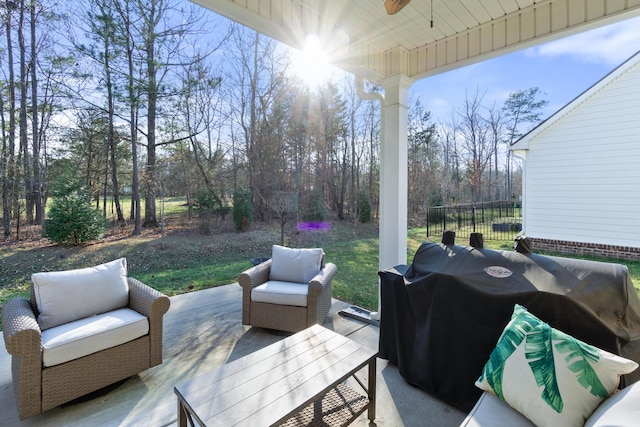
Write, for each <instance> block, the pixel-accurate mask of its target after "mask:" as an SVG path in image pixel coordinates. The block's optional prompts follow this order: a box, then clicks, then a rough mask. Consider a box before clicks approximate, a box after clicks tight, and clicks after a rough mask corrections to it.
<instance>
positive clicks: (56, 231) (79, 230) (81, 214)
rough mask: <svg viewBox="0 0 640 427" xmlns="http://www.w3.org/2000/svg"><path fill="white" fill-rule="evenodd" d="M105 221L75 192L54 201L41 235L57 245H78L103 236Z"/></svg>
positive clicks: (105, 227) (105, 226) (98, 212)
mask: <svg viewBox="0 0 640 427" xmlns="http://www.w3.org/2000/svg"><path fill="white" fill-rule="evenodd" d="M106 229H107V220H106V219H105V218H104V217H103V216H102V214H101V213H100V211H98V210H97V209H94V208H92V207H91V205H90V204H89V202H88V201H87V199H86V198H85V197H84V196H82V195H81V194H79V193H77V192H73V193H70V194H66V195H61V196H59V197H57V198H56V199H54V201H53V203H52V205H51V209H50V210H49V215H48V219H47V220H46V221H45V222H44V227H43V234H44V237H46V238H47V239H49V240H51V241H53V242H55V243H58V244H64V243H67V244H72V245H79V244H81V243H85V242H88V241H89V240H95V239H98V238H100V237H102V235H103V234H104V232H105V230H106Z"/></svg>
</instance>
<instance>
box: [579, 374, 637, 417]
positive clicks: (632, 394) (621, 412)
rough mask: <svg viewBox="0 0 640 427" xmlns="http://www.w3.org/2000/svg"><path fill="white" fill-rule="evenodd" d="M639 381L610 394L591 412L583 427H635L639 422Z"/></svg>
mask: <svg viewBox="0 0 640 427" xmlns="http://www.w3.org/2000/svg"><path fill="white" fill-rule="evenodd" d="M638 402H640V382H637V383H633V384H631V385H630V386H628V387H626V388H623V389H622V390H619V391H617V392H616V393H614V394H612V395H611V396H610V397H609V398H608V399H607V400H605V401H604V402H602V403H601V404H600V406H598V408H597V409H596V410H595V411H594V412H593V414H591V416H590V417H589V418H588V419H587V422H586V423H585V425H584V426H585V427H611V426H615V427H635V426H637V425H638V423H639V422H640V405H638Z"/></svg>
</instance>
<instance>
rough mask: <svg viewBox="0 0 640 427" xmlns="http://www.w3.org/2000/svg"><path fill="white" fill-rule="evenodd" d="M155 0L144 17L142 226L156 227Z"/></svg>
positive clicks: (156, 89) (156, 96) (156, 98)
mask: <svg viewBox="0 0 640 427" xmlns="http://www.w3.org/2000/svg"><path fill="white" fill-rule="evenodd" d="M155 6H156V5H155V2H152V6H151V9H150V12H149V16H148V17H146V19H147V22H146V34H145V49H146V55H147V57H146V61H147V79H148V81H147V85H148V86H147V96H148V100H147V101H148V105H147V109H148V111H147V115H148V117H147V127H148V129H147V131H148V133H147V168H146V173H145V183H146V193H145V200H144V207H145V211H144V226H145V227H157V226H158V219H157V217H156V194H155V186H156V114H157V102H158V86H157V85H158V83H157V68H156V61H155V47H156V46H155V38H156V36H155V20H156V9H155Z"/></svg>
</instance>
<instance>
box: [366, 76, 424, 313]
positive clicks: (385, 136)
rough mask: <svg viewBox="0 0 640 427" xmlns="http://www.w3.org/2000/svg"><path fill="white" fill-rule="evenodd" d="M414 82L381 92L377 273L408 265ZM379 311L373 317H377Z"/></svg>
mask: <svg viewBox="0 0 640 427" xmlns="http://www.w3.org/2000/svg"><path fill="white" fill-rule="evenodd" d="M414 81H415V80H412V79H411V78H409V77H407V76H405V75H397V76H393V77H389V78H387V79H385V80H383V81H382V82H381V85H382V87H383V89H384V101H383V103H382V106H381V108H382V111H381V117H382V125H381V131H382V132H381V134H382V135H381V136H382V138H381V142H380V231H379V235H380V247H379V252H378V256H379V260H378V267H379V269H380V270H384V269H387V268H391V267H394V266H396V265H399V264H406V263H407V186H408V184H407V125H408V123H407V121H408V114H407V112H408V109H409V107H408V96H407V93H408V90H409V87H410V86H411V85H412V84H413V83H414ZM379 312H380V293H378V312H377V313H372V314H371V317H372V318H376V319H377V318H379V314H380V313H379Z"/></svg>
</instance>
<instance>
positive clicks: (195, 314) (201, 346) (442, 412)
mask: <svg viewBox="0 0 640 427" xmlns="http://www.w3.org/2000/svg"><path fill="white" fill-rule="evenodd" d="M241 300H242V289H241V288H240V286H239V285H238V284H235V283H234V284H230V285H226V286H222V287H218V288H212V289H207V290H203V291H197V292H192V293H188V294H183V295H178V296H175V297H171V308H170V309H169V311H168V313H167V314H166V315H165V316H164V351H163V356H164V362H163V364H162V365H160V366H156V367H154V368H151V369H149V370H147V371H145V372H142V373H141V374H139V375H135V376H133V377H130V378H129V379H127V380H126V381H124V382H123V383H120V384H119V385H117V386H115V387H112V388H111V389H107V390H104V391H103V392H99V393H95V394H93V395H91V396H87V397H86V398H81V399H79V400H78V401H76V402H74V403H70V404H66V405H63V406H61V407H58V408H55V409H53V410H51V411H48V412H45V413H43V414H40V415H37V416H35V417H32V418H29V419H27V420H25V421H22V422H20V421H18V414H17V411H16V403H15V399H14V396H13V386H12V383H11V357H10V355H9V354H8V353H7V351H6V349H5V346H4V342H3V343H2V344H1V345H0V366H2V369H1V370H0V426H25V427H26V426H78V427H86V426H156V427H160V426H173V425H176V420H177V402H176V396H175V394H174V392H173V387H174V385H175V384H177V383H179V382H181V381H184V380H187V379H190V378H193V377H195V376H197V375H199V374H202V373H204V372H207V371H210V370H212V369H215V368H216V367H218V366H221V365H223V364H225V363H228V362H231V361H233V360H236V359H238V358H240V357H242V356H244V355H246V354H249V353H251V352H253V351H256V350H258V349H261V348H263V347H265V346H267V345H269V344H272V343H274V342H276V341H278V340H281V339H283V338H284V337H285V336H286V335H283V334H279V333H270V332H267V331H265V330H263V329H261V328H250V327H246V326H243V325H242V313H241V306H242V301H241ZM345 307H348V304H346V303H344V302H342V301H338V300H335V299H334V300H333V304H332V308H331V311H330V313H329V317H327V320H326V322H325V323H324V326H325V327H326V328H329V329H331V330H334V331H336V332H337V333H339V334H341V335H344V336H346V337H348V338H350V339H352V340H354V341H356V342H358V343H361V344H364V345H367V346H369V347H371V348H372V349H377V348H378V332H379V331H378V328H377V327H375V326H372V325H370V324H367V323H363V322H359V321H356V320H351V319H348V318H345V317H342V316H340V315H339V314H338V311H339V310H341V309H343V308H345ZM0 339H3V338H0ZM377 370H378V377H377V382H378V385H377V399H376V401H377V416H376V423H375V425H377V426H401V425H423V426H433V427H439V426H442V427H454V426H458V425H459V424H460V422H462V420H463V419H464V417H465V416H466V414H465V413H464V412H462V411H460V410H458V409H457V408H455V407H452V406H450V405H448V404H446V403H444V402H442V401H441V400H438V399H437V398H435V397H432V396H430V395H429V394H428V393H426V392H423V391H421V390H420V389H417V388H415V387H412V386H411V385H409V384H408V383H407V382H406V381H405V380H404V379H403V378H402V377H401V376H400V374H399V373H398V369H397V367H396V366H394V365H389V364H388V363H387V362H386V361H385V360H378V366H377ZM360 376H361V378H366V368H365V369H364V370H363V371H362V372H361V373H360ZM355 387H357V386H355ZM352 425H356V426H364V425H369V423H368V420H367V417H366V414H363V415H362V416H361V417H359V418H358V419H357V420H356V422H355V423H354V424H352Z"/></svg>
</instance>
